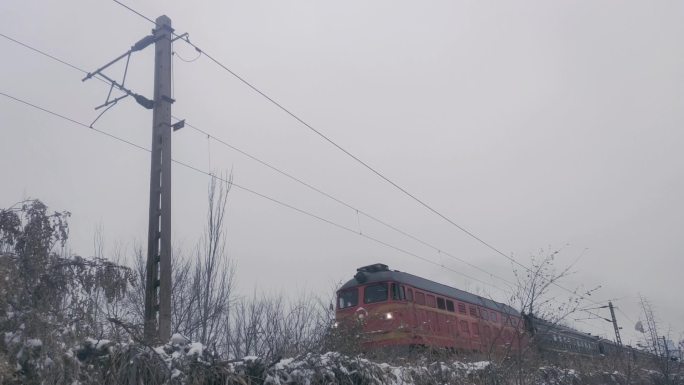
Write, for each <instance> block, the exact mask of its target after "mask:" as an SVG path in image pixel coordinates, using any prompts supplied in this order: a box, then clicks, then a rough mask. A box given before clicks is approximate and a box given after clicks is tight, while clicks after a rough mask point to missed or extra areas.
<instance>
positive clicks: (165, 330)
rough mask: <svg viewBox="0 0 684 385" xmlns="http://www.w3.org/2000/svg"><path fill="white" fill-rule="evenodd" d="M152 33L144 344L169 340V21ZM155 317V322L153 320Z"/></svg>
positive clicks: (160, 20) (164, 18)
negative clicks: (152, 56)
mask: <svg viewBox="0 0 684 385" xmlns="http://www.w3.org/2000/svg"><path fill="white" fill-rule="evenodd" d="M156 23H157V25H156V28H155V30H154V38H155V53H154V108H153V109H154V111H153V117H152V148H151V153H152V155H151V160H152V161H151V169H150V212H149V231H148V237H147V277H146V282H145V341H146V342H147V343H152V342H166V341H168V340H169V339H170V338H171V104H172V103H173V102H174V100H173V99H172V98H171V41H172V38H173V36H172V34H173V28H171V19H169V18H168V17H167V16H165V15H164V16H159V17H158V18H157V20H156ZM157 315H158V319H157Z"/></svg>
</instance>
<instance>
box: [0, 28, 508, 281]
mask: <svg viewBox="0 0 684 385" xmlns="http://www.w3.org/2000/svg"><path fill="white" fill-rule="evenodd" d="M0 36H3V37H5V38H7V39H9V40H11V41H13V42H15V43H17V44H20V45H21V46H23V47H25V48H28V49H30V50H32V51H34V52H37V53H39V54H41V55H43V56H46V57H48V58H50V59H52V60H55V61H57V62H59V63H62V64H64V65H67V66H69V67H70V68H72V69H75V70H77V71H80V72H82V73H84V74H88V71H86V70H84V69H82V68H80V67H78V66H76V65H73V64H71V63H69V62H67V61H65V60H62V59H59V58H57V57H55V56H53V55H50V54H48V53H46V52H44V51H42V50H39V49H37V48H34V47H32V46H30V45H28V44H26V43H22V42H20V41H18V40H15V39H12V38H10V37H8V36H6V35H2V34H0ZM97 79H98V80H100V81H102V82H103V83H105V84H109V82H108V81H106V80H105V79H100V78H99V77H98V78H97ZM174 119H176V120H179V121H180V120H181V119H179V118H178V117H175V116H174ZM185 125H186V126H188V127H189V128H191V129H193V130H194V131H196V132H198V133H200V134H203V135H206V137H207V139H208V140H209V139H213V140H214V141H216V142H218V143H219V144H221V145H223V146H225V147H227V148H230V149H232V150H233V151H236V152H238V153H240V154H242V155H244V156H245V157H247V158H249V159H251V160H253V161H255V162H258V163H259V164H261V165H263V166H265V167H267V168H269V169H271V170H273V171H275V172H277V173H279V174H281V175H283V176H285V177H287V178H289V179H291V180H293V181H295V182H297V183H299V184H301V185H303V186H305V187H307V188H308V189H310V190H312V191H315V192H317V193H319V194H321V195H323V196H325V197H327V198H328V199H331V200H333V201H335V202H337V203H339V204H340V205H343V206H345V207H347V208H349V209H351V210H353V211H355V212H356V213H358V214H361V215H363V216H365V217H367V218H369V219H371V220H373V221H375V222H377V223H379V224H381V225H383V226H385V227H387V228H389V229H391V230H393V231H395V232H397V233H399V234H402V235H403V236H406V237H408V238H411V239H413V240H414V241H416V242H419V243H420V244H422V245H424V246H427V247H429V248H431V249H433V250H434V251H436V252H437V253H439V254H444V255H446V256H447V257H449V258H451V259H454V260H456V261H459V262H461V263H464V264H466V265H468V266H470V267H472V268H474V269H476V270H478V271H480V272H483V273H485V274H487V275H489V276H490V277H492V278H497V279H499V280H501V281H502V282H505V283H507V284H508V285H513V286H514V285H515V283H513V282H511V281H509V280H507V279H505V278H503V277H501V276H498V275H496V274H494V273H492V272H490V271H487V270H485V269H483V268H481V267H479V266H477V265H475V264H473V263H471V262H468V261H466V260H464V259H462V258H459V257H457V256H455V255H453V254H451V253H449V252H447V251H444V250H442V249H441V248H439V247H437V246H434V245H433V244H431V243H428V242H426V241H424V240H422V239H420V238H418V237H416V236H414V235H412V234H410V233H408V232H406V231H404V230H402V229H400V228H398V227H396V226H394V225H392V224H390V223H387V222H386V221H384V220H382V219H380V218H378V217H376V216H373V215H371V214H369V213H367V212H366V211H364V210H361V209H358V208H356V207H354V206H352V205H350V204H349V203H347V202H344V201H342V200H341V199H338V198H336V197H335V196H333V195H331V194H329V193H327V192H325V191H323V190H321V189H319V188H317V187H315V186H313V185H311V184H310V183H307V182H305V181H303V180H302V179H300V178H297V177H295V176H293V175H291V174H289V173H287V172H285V171H283V170H281V169H279V168H277V167H275V166H273V165H272V164H269V163H268V162H265V161H263V160H261V159H259V158H257V157H256V156H254V155H251V154H249V153H247V152H245V151H243V150H241V149H239V148H237V147H235V146H233V145H231V144H230V143H228V142H226V141H225V140H223V139H221V138H218V137H216V136H214V135H211V134H210V133H208V132H207V131H204V130H202V129H200V128H198V127H196V126H193V125H191V124H189V123H187V122H186V123H185ZM90 126H92V124H91V125H90ZM209 156H210V155H209ZM209 162H210V165H211V159H210V160H209Z"/></svg>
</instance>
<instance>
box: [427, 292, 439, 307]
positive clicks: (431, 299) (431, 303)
mask: <svg viewBox="0 0 684 385" xmlns="http://www.w3.org/2000/svg"><path fill="white" fill-rule="evenodd" d="M425 302H426V303H427V305H428V306H430V307H437V306H436V305H437V304H436V303H435V296H434V295H430V294H428V295H427V296H426V299H425Z"/></svg>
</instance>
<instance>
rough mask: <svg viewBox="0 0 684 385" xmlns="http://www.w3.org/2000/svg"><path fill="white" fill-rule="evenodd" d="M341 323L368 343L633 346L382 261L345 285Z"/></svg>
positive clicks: (454, 347) (467, 347)
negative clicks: (582, 330) (621, 343)
mask: <svg viewBox="0 0 684 385" xmlns="http://www.w3.org/2000/svg"><path fill="white" fill-rule="evenodd" d="M336 294H337V303H336V309H335V312H336V313H335V320H336V322H335V325H336V326H337V327H359V328H361V333H360V334H361V335H362V336H363V341H362V345H363V347H364V348H365V349H378V348H387V347H392V348H409V349H410V348H415V347H427V348H438V349H445V350H449V351H459V352H492V351H500V350H506V351H516V350H520V349H523V348H524V347H526V346H527V345H528V343H529V341H531V338H532V337H534V338H535V341H536V342H535V346H538V347H540V348H541V349H544V350H545V351H549V352H570V353H575V354H581V355H600V354H603V355H611V354H618V353H619V352H621V351H623V350H625V349H627V350H630V351H631V352H632V354H635V355H636V354H637V353H638V351H636V350H635V349H632V348H625V347H622V346H619V345H617V344H616V343H614V342H612V341H609V340H606V339H602V338H600V337H598V336H592V335H591V334H588V333H584V332H581V331H578V330H575V329H573V328H570V327H567V326H563V325H559V324H557V323H552V322H548V321H546V320H543V319H540V318H537V317H535V316H533V315H529V314H523V313H521V312H519V311H518V310H516V309H514V308H513V307H511V306H509V305H506V304H504V303H500V302H496V301H493V300H491V299H489V298H485V297H482V296H479V295H476V294H473V293H469V292H467V291H464V290H460V289H457V288H454V287H450V286H447V285H443V284H440V283H437V282H434V281H431V280H429V279H425V278H422V277H418V276H415V275H413V274H409V273H405V272H402V271H398V270H390V269H389V267H388V266H387V265H385V264H381V263H376V264H373V265H368V266H363V267H360V268H358V269H357V271H356V274H355V275H354V277H353V278H352V279H350V280H349V281H347V282H346V283H345V284H344V285H342V286H341V287H340V288H339V289H338V290H337V293H336Z"/></svg>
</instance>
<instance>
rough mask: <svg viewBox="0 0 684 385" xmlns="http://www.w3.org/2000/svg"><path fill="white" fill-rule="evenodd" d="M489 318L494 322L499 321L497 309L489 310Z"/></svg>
mask: <svg viewBox="0 0 684 385" xmlns="http://www.w3.org/2000/svg"><path fill="white" fill-rule="evenodd" d="M489 319H490V320H491V321H493V322H498V320H497V316H496V312H495V311H490V312H489Z"/></svg>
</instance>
